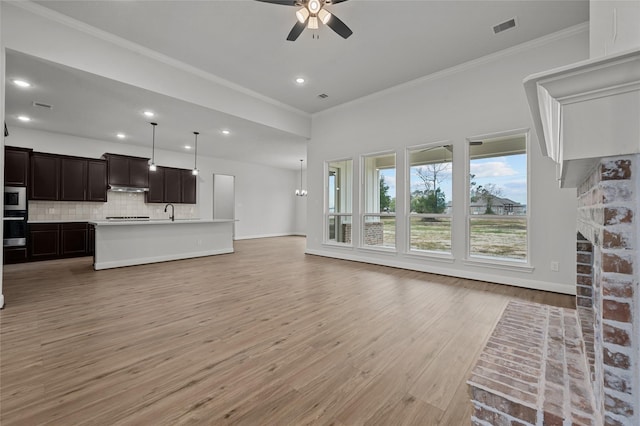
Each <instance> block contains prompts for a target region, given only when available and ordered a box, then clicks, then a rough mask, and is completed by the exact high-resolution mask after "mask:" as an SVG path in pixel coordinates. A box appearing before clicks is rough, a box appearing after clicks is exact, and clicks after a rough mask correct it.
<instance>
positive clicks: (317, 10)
mask: <svg viewBox="0 0 640 426" xmlns="http://www.w3.org/2000/svg"><path fill="white" fill-rule="evenodd" d="M257 1H260V2H263V3H273V4H281V5H283V6H298V7H300V9H299V10H298V11H297V12H296V18H298V22H296V24H295V25H294V26H293V28H292V29H291V32H289V35H288V36H287V40H289V41H295V40H296V39H297V38H298V36H300V34H301V33H302V31H303V30H304V29H305V27H306V28H309V29H310V30H317V29H318V21H320V22H322V23H323V24H325V25H326V26H328V27H329V28H331V29H332V30H333V31H335V32H336V33H337V34H338V35H339V36H340V37H342V38H348V37H349V36H351V34H353V31H351V29H350V28H349V27H347V25H346V24H345V23H344V22H342V21H341V20H340V19H339V18H338V17H337V16H335V15H334V14H332V13H331V12H329V11H328V10H327V9H325V6H328V5H330V4H337V3H342V2H344V1H347V0H289V1H286V0H283V1H279V0H257Z"/></svg>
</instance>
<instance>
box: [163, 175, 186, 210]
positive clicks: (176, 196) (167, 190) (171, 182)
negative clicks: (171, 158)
mask: <svg viewBox="0 0 640 426" xmlns="http://www.w3.org/2000/svg"><path fill="white" fill-rule="evenodd" d="M181 178H182V170H180V169H174V168H170V167H165V169H164V202H165V203H181V202H182V194H181V192H182V182H181V181H182V179H181Z"/></svg>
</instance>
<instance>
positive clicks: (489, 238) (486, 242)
mask: <svg viewBox="0 0 640 426" xmlns="http://www.w3.org/2000/svg"><path fill="white" fill-rule="evenodd" d="M381 220H382V222H383V223H384V245H385V246H390V247H393V246H394V243H395V232H396V229H395V225H396V221H395V218H381ZM470 230H471V249H470V252H471V254H472V255H476V256H491V257H503V258H508V259H517V260H525V259H526V256H527V220H526V218H524V217H509V218H505V217H504V216H502V218H501V219H492V218H471V225H470ZM411 248H412V249H414V250H429V251H444V252H450V251H451V220H450V219H446V218H441V219H435V220H430V221H423V220H422V219H421V218H417V217H415V218H411Z"/></svg>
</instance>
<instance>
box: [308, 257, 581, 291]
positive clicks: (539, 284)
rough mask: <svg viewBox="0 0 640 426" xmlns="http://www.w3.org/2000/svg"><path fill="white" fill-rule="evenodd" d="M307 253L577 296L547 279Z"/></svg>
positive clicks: (564, 285)
mask: <svg viewBox="0 0 640 426" xmlns="http://www.w3.org/2000/svg"><path fill="white" fill-rule="evenodd" d="M305 253H306V254H311V255H315V256H323V257H330V258H333V259H342V260H350V261H353V262H361V263H369V264H372V265H381V266H390V267H392V268H400V269H408V270H411V271H418V272H426V273H430V274H438V275H447V276H451V277H456V278H465V279H469V280H476V281H486V282H490V283H495V284H506V285H511V286H515V287H523V288H529V289H532V290H544V291H552V292H554V293H562V294H568V295H572V296H575V294H576V286H575V285H574V286H571V285H567V284H560V283H552V282H547V281H538V280H531V279H527V278H517V277H506V276H500V275H495V274H490V273H485V272H476V271H466V270H461V269H455V268H447V267H443V266H432V265H417V264H415V263H408V262H401V261H398V260H397V259H382V258H376V259H371V258H368V257H364V256H359V255H357V254H354V253H346V252H345V253H335V252H329V251H325V250H313V249H306V250H305Z"/></svg>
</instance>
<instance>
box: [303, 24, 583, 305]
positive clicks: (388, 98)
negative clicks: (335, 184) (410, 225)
mask: <svg viewBox="0 0 640 426" xmlns="http://www.w3.org/2000/svg"><path fill="white" fill-rule="evenodd" d="M588 49H589V47H588V34H587V28H586V25H582V26H579V27H576V28H573V29H570V30H567V31H565V32H563V33H562V34H556V35H553V36H549V37H546V38H544V39H540V40H537V41H534V42H531V43H527V44H526V45H522V46H519V47H517V48H514V49H510V50H508V51H505V52H502V53H500V54H497V55H493V56H492V57H487V58H482V59H481V60H478V61H474V62H472V63H469V64H466V65H462V66H459V67H456V68H455V69H453V70H449V72H443V73H440V74H438V75H436V76H430V77H426V78H424V79H421V80H418V81H414V82H411V83H408V84H405V85H402V86H399V87H396V88H393V89H390V90H387V91H384V92H381V93H378V94H375V95H372V96H369V97H367V98H363V99H360V100H357V101H354V102H352V103H350V104H345V105H342V106H339V107H336V108H333V109H331V110H328V111H324V112H322V113H319V114H316V115H315V116H314V117H313V138H312V140H311V141H310V142H309V144H308V150H307V155H308V160H309V199H308V203H309V204H308V212H307V252H308V253H313V254H321V255H327V256H334V257H340V258H345V259H353V260H361V261H366V262H371V263H378V264H383V265H390V266H399V267H405V268H409V269H415V270H421V271H431V272H436V273H443V274H449V275H454V276H461V277H468V278H474V279H479V280H487V281H494V282H500V283H506V284H513V285H520V286H526V287H532V288H541V289H548V290H553V291H559V292H566V293H572V292H575V278H574V274H575V270H574V269H575V237H576V231H575V229H576V208H577V202H576V194H575V191H573V190H561V189H559V188H558V183H557V182H556V181H555V179H554V177H555V167H554V164H553V162H552V161H551V160H549V159H547V158H543V157H542V154H541V150H540V147H539V146H538V142H537V139H536V137H535V134H534V133H533V130H532V134H531V144H530V151H529V160H530V167H531V170H530V212H531V221H530V228H529V230H530V232H529V236H530V239H531V241H530V247H531V251H530V259H531V264H532V265H533V267H534V269H533V271H532V272H522V271H520V270H503V269H493V268H487V267H478V266H472V265H469V264H465V263H464V258H465V255H466V239H465V231H464V230H465V228H466V220H465V212H464V208H463V206H464V204H465V198H466V190H465V181H466V180H467V178H466V171H465V155H466V138H467V137H473V136H477V135H484V134H489V133H494V132H501V131H507V130H513V129H522V128H531V129H532V127H533V126H532V120H531V115H530V112H529V109H528V106H527V101H526V97H525V93H524V89H523V85H522V81H523V79H524V78H525V77H526V76H528V75H529V74H532V73H535V72H540V71H543V70H548V69H551V68H554V67H557V66H560V65H565V64H569V63H572V62H576V61H580V60H584V59H586V58H587V57H588V54H589V52H588ZM444 140H449V141H451V142H452V143H453V145H454V183H453V185H454V196H453V197H454V200H453V203H454V209H455V210H454V213H453V214H454V218H453V233H454V237H453V247H454V248H453V256H454V259H455V260H454V262H453V263H443V262H441V261H440V262H439V261H436V260H430V259H422V258H416V257H415V256H410V255H407V254H406V253H403V252H404V251H406V250H405V249H404V245H405V243H406V237H405V236H404V235H403V234H402V232H401V231H402V228H399V231H400V232H398V234H399V235H398V241H399V245H398V249H399V251H398V253H397V254H388V253H380V252H379V251H372V250H366V249H360V248H357V247H355V248H336V247H335V246H331V245H324V244H323V194H324V187H323V173H324V171H323V167H324V162H325V161H327V160H335V159H342V158H347V157H351V158H353V159H354V176H356V177H358V176H359V175H360V173H361V171H360V156H361V155H362V154H368V153H375V152H379V151H386V150H389V149H393V150H395V151H396V154H397V164H398V176H397V195H398V199H397V202H398V205H400V204H401V202H402V201H403V200H402V199H403V193H402V192H401V191H402V188H403V185H404V182H403V179H402V175H400V172H401V171H402V170H403V166H402V165H403V164H404V161H405V160H404V158H405V151H404V150H405V148H406V147H408V146H411V145H417V144H423V143H428V142H437V141H444ZM354 197H355V198H354V199H355V200H358V199H359V198H358V197H360V192H359V185H358V184H357V183H356V185H354ZM358 205H359V203H358V202H357V201H356V202H355V203H354V207H355V208H354V221H357V220H358V218H357V216H358V214H359V210H358ZM398 205H397V208H398V215H402V214H403V210H402V207H398ZM355 231H356V230H355V229H354V233H355ZM551 261H558V262H559V263H560V271H559V272H552V271H551V270H550V262H551Z"/></svg>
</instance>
